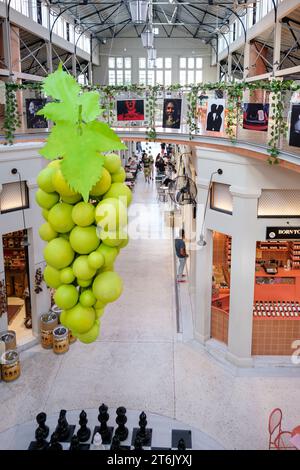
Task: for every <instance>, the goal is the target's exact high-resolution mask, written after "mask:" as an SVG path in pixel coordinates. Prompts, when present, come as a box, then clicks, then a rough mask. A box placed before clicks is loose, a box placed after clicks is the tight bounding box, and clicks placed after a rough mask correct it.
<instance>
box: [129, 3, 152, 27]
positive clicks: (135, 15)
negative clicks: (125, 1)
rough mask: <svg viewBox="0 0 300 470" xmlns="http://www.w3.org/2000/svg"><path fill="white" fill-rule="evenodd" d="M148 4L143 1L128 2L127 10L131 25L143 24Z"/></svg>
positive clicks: (145, 19)
mask: <svg viewBox="0 0 300 470" xmlns="http://www.w3.org/2000/svg"><path fill="white" fill-rule="evenodd" d="M148 6H149V2H146V1H143V0H130V1H129V8H130V14H131V18H132V21H133V23H135V24H143V23H146V21H147V15H148Z"/></svg>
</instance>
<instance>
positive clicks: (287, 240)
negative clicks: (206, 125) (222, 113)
mask: <svg viewBox="0 0 300 470" xmlns="http://www.w3.org/2000/svg"><path fill="white" fill-rule="evenodd" d="M197 156H198V168H197V174H198V175H201V177H198V179H197V183H198V206H199V205H201V204H202V205H204V204H205V201H206V198H207V194H208V190H209V181H210V178H211V175H212V173H213V172H216V170H217V169H218V168H222V170H223V174H222V175H219V174H214V178H213V185H212V188H211V191H210V194H209V196H210V197H209V199H210V203H209V207H208V210H207V214H206V218H205V221H204V239H205V242H206V243H205V246H202V247H200V248H199V249H198V250H197V252H196V254H195V257H196V276H195V278H194V279H193V280H192V282H193V284H194V291H195V322H194V323H195V326H194V337H195V338H196V339H198V340H199V341H200V342H201V343H202V344H204V345H207V347H209V348H211V347H212V344H213V343H211V341H210V340H211V339H213V340H217V342H218V343H219V344H220V345H223V346H222V347H223V350H224V351H225V352H224V356H225V358H226V359H227V360H229V361H230V362H232V363H234V364H235V365H239V366H253V364H254V361H255V358H256V357H258V356H260V357H261V356H263V357H266V358H267V357H269V358H270V357H271V356H276V357H277V358H278V357H282V363H285V364H286V365H291V364H292V362H291V357H292V355H293V353H294V350H295V344H296V342H297V341H299V340H300V181H299V175H298V174H297V173H294V172H292V171H290V170H285V169H284V168H279V167H271V166H269V165H267V164H266V162H264V161H261V162H258V161H253V160H251V159H249V158H246V157H241V156H237V155H231V154H229V153H225V152H216V151H210V150H207V149H203V150H200V149H197ZM237 181H238V182H239V186H237V183H236V182H237ZM199 212H200V217H199V218H198V219H197V225H198V226H201V225H202V221H203V220H202V218H201V215H202V214H201V211H199ZM280 228H281V231H279V229H280ZM293 228H294V229H295V233H294V234H292V229H293ZM277 229H278V230H277ZM204 273H205V275H204ZM266 361H267V359H266Z"/></svg>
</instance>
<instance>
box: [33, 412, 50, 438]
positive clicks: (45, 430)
mask: <svg viewBox="0 0 300 470" xmlns="http://www.w3.org/2000/svg"><path fill="white" fill-rule="evenodd" d="M46 419H47V415H46V413H39V414H38V415H36V421H37V423H38V425H39V427H38V428H37V429H41V430H42V431H43V435H44V439H46V437H48V435H49V428H48V426H46V424H45V423H46Z"/></svg>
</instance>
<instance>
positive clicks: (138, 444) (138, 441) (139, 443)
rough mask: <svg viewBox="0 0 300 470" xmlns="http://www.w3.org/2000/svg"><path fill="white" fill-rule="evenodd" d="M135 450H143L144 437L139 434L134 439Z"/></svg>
mask: <svg viewBox="0 0 300 470" xmlns="http://www.w3.org/2000/svg"><path fill="white" fill-rule="evenodd" d="M134 450H143V442H142V439H141V438H140V437H139V436H138V435H137V436H136V438H135V440H134Z"/></svg>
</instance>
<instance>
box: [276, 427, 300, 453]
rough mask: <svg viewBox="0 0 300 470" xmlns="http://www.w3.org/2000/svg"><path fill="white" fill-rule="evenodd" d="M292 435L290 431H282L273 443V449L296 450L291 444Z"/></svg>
mask: <svg viewBox="0 0 300 470" xmlns="http://www.w3.org/2000/svg"><path fill="white" fill-rule="evenodd" d="M291 437H292V433H291V432H290V431H283V432H281V433H279V434H278V436H277V437H276V439H275V441H274V445H275V448H276V449H278V450H297V448H296V447H295V446H293V444H292V443H291Z"/></svg>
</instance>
